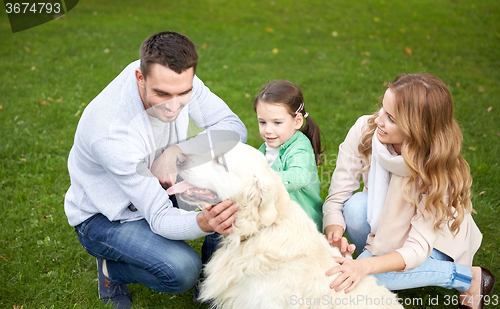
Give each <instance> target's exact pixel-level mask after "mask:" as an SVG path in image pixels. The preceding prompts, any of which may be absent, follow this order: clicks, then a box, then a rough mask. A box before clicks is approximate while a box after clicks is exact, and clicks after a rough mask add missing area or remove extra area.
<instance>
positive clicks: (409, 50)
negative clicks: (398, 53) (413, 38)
mask: <svg viewBox="0 0 500 309" xmlns="http://www.w3.org/2000/svg"><path fill="white" fill-rule="evenodd" d="M405 52H406V53H407V54H408V55H411V54H412V53H411V48H409V47H406V48H405Z"/></svg>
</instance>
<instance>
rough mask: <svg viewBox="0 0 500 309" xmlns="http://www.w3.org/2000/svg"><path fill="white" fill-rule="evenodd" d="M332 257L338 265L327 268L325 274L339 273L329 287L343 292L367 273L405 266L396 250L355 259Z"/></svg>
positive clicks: (352, 287)
mask: <svg viewBox="0 0 500 309" xmlns="http://www.w3.org/2000/svg"><path fill="white" fill-rule="evenodd" d="M334 259H335V262H337V263H339V264H340V265H338V266H335V267H333V268H332V269H330V270H328V271H327V272H326V275H327V276H331V275H334V274H337V273H340V274H339V276H338V277H337V278H336V279H335V280H334V281H333V282H332V283H331V284H330V288H331V289H335V291H337V292H338V291H341V290H343V289H345V290H344V292H345V293H349V292H350V291H352V290H353V289H354V288H356V286H358V284H359V282H360V281H361V279H363V278H364V277H365V276H366V275H368V274H379V273H385V272H391V271H401V270H403V269H404V268H405V267H406V265H405V261H404V260H403V257H402V256H401V254H399V253H398V252H396V251H394V252H391V253H388V254H384V255H381V256H374V257H369V258H361V259H357V260H352V259H350V258H344V257H335V258H334Z"/></svg>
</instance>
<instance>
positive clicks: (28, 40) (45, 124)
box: [0, 0, 500, 309]
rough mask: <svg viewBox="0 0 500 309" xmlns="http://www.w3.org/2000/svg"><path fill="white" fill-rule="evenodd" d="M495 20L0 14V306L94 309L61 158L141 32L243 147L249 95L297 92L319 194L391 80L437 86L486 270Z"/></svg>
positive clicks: (474, 15)
mask: <svg viewBox="0 0 500 309" xmlns="http://www.w3.org/2000/svg"><path fill="white" fill-rule="evenodd" d="M499 26H500V2H499V1H497V0H483V1H474V0H408V1H404V3H403V2H401V1H389V0H364V1H340V0H336V1H319V0H310V1H290V0H282V1H281V0H275V1H270V0H267V1H260V0H255V1H238V0H235V1H221V0H208V1H201V0H195V1H185V0H178V1H159V0H157V1H149V0H146V1H141V2H137V1H130V0H124V1H119V2H116V1H96V0H88V1H80V3H79V4H78V5H77V6H76V7H75V8H74V9H73V10H72V11H70V12H69V13H68V14H67V15H66V16H65V17H64V18H61V19H58V20H55V21H51V22H49V23H47V24H44V25H41V26H38V27H35V28H32V29H29V30H25V31H22V32H19V33H15V34H13V33H12V32H11V29H10V26H9V21H8V18H7V15H6V14H0V41H1V42H2V43H1V47H0V71H1V72H2V75H1V77H0V94H1V95H0V105H1V109H0V123H1V126H0V138H1V143H0V184H1V185H0V211H1V219H0V307H1V308H13V307H14V306H19V307H21V306H23V308H24V309H29V308H104V306H102V305H101V304H100V301H99V300H98V299H97V282H96V266H95V259H94V258H92V257H91V256H90V255H88V254H87V253H86V252H85V251H84V250H83V249H82V248H81V246H80V245H79V243H78V240H77V238H76V235H75V234H74V232H73V230H72V228H71V227H70V226H69V225H68V224H67V220H66V217H65V215H64V210H63V197H64V194H65V192H66V190H67V188H68V186H69V176H68V172H67V167H66V164H67V156H68V153H69V150H70V148H71V145H72V143H73V136H74V132H75V130H76V125H77V123H78V119H79V117H80V115H81V112H82V111H83V109H84V108H85V104H88V103H89V102H90V101H91V100H92V99H93V98H94V97H95V96H96V95H97V94H98V93H99V92H100V91H101V90H102V89H103V88H104V87H105V86H106V85H107V84H108V83H109V82H110V81H111V80H112V79H113V78H114V77H115V76H116V75H117V74H118V73H119V72H120V71H121V70H122V69H123V68H124V67H125V66H126V65H127V64H128V63H130V62H131V61H133V60H136V59H137V58H138V50H139V46H140V44H141V42H142V41H143V40H144V39H145V38H146V37H147V36H149V35H151V34H153V33H155V32H158V31H162V30H167V29H168V30H174V31H179V32H183V33H185V34H187V35H188V36H189V37H190V38H191V39H192V40H193V42H195V44H196V45H197V46H198V51H199V56H200V64H199V67H198V71H197V74H198V76H199V77H200V78H201V79H202V80H203V81H205V83H206V84H207V85H208V86H209V87H210V88H211V90H212V91H213V92H214V93H216V94H217V95H219V96H220V97H221V98H223V99H224V100H225V101H226V102H227V103H228V104H229V105H230V107H231V108H232V109H233V110H234V111H235V112H236V113H237V114H238V115H239V116H240V117H241V119H242V120H243V121H244V122H245V124H246V125H247V128H248V132H249V138H248V143H249V144H250V145H252V146H255V147H257V146H259V145H260V144H261V140H260V137H259V135H258V129H257V122H256V119H255V115H254V112H253V109H252V100H253V97H254V96H255V95H256V94H257V93H258V91H259V90H260V88H261V87H262V85H263V84H265V83H267V82H268V81H272V80H275V79H287V80H290V81H293V82H294V83H296V84H297V85H298V86H299V87H301V89H302V90H303V92H304V96H305V99H306V107H307V110H308V112H309V114H310V115H311V117H313V119H314V120H315V121H316V122H317V123H318V124H319V126H320V128H321V130H322V133H323V143H324V146H326V154H327V160H326V163H325V165H323V166H322V167H321V168H320V177H321V179H322V184H323V186H322V195H323V197H325V196H326V194H327V189H328V186H329V183H330V176H331V173H332V170H333V168H334V166H335V157H336V153H337V149H338V145H339V144H340V143H341V142H342V140H343V139H344V137H345V134H346V133H347V130H348V129H349V127H350V126H351V125H352V124H353V123H354V121H355V120H356V118H357V117H359V116H360V115H363V114H368V113H371V112H372V111H373V110H374V108H375V105H376V104H377V103H378V102H379V97H380V96H381V95H382V94H383V92H384V90H385V86H384V84H385V83H386V82H388V81H391V80H393V79H394V78H395V77H396V76H397V75H399V74H401V73H405V72H428V73H432V74H435V75H437V76H438V77H440V78H441V79H442V80H443V81H444V82H445V83H446V84H447V85H449V88H450V91H451V92H452V94H453V97H454V101H455V114H456V118H457V120H458V122H459V124H460V125H461V128H462V130H463V133H464V147H463V155H464V157H465V158H466V159H467V160H468V162H469V164H470V166H471V171H472V176H473V178H474V185H473V190H474V197H473V203H474V208H475V209H476V210H477V212H478V214H477V215H474V219H475V220H476V222H477V224H478V226H479V227H480V229H481V231H482V232H483V235H484V238H483V243H482V245H481V248H480V249H479V251H478V253H477V254H476V257H475V260H474V264H475V265H481V266H484V267H487V268H489V269H490V270H491V271H492V272H493V273H494V274H496V275H497V276H500V268H499V267H498V264H497V263H495V262H496V261H498V259H499V245H498V244H499V243H500V236H499V235H500V228H499V224H498V212H499V208H500V202H499V201H500V193H499V191H498V184H499V183H500V181H499V180H500V176H498V175H500V166H499V159H498V158H499V157H500V126H499V123H500V103H499V102H500V89H499V81H500V58H499V57H498V55H499V50H500V34H499V32H500V30H499V29H500V27H499ZM273 49H275V52H276V51H277V53H273ZM410 50H411V54H410V53H409V52H410ZM105 51H107V52H105ZM61 98H62V99H61ZM45 102H46V104H42V103H45ZM191 244H192V245H193V246H194V247H195V248H196V249H197V250H199V248H200V245H201V243H200V241H193V242H191ZM131 289H132V291H133V293H134V299H133V300H134V304H135V306H134V307H135V308H198V307H202V306H197V305H196V304H193V302H192V301H191V297H192V291H190V292H187V293H184V294H181V295H170V294H160V293H156V292H153V291H151V290H148V289H146V288H144V287H142V286H140V285H131ZM493 294H494V295H500V288H498V287H497V288H496V289H495V290H494V291H493ZM399 295H400V296H401V297H403V298H405V299H406V300H407V301H408V302H415V301H417V300H415V301H414V300H413V299H418V298H420V299H423V301H424V304H425V303H428V299H429V298H435V297H439V300H440V302H439V305H438V306H433V305H419V304H418V302H417V303H415V305H410V306H407V308H456V307H457V306H453V305H452V304H450V305H449V306H445V305H444V304H445V302H444V301H445V297H452V296H453V295H456V292H455V291H449V290H445V289H440V288H423V289H413V290H408V291H404V292H401V293H399Z"/></svg>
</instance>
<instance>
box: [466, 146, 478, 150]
mask: <svg viewBox="0 0 500 309" xmlns="http://www.w3.org/2000/svg"><path fill="white" fill-rule="evenodd" d="M467 149H469V150H470V151H476V147H472V146H471V147H469V148H467Z"/></svg>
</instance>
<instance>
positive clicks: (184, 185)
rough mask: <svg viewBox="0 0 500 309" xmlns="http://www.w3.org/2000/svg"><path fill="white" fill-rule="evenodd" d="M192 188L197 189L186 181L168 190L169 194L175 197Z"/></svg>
mask: <svg viewBox="0 0 500 309" xmlns="http://www.w3.org/2000/svg"><path fill="white" fill-rule="evenodd" d="M192 188H195V187H194V186H193V185H191V184H189V183H188V182H187V181H185V180H184V181H181V182H178V183H176V184H174V185H172V186H171V187H170V188H168V189H167V194H168V195H174V194H177V193H184V192H186V191H187V190H189V189H192Z"/></svg>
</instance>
